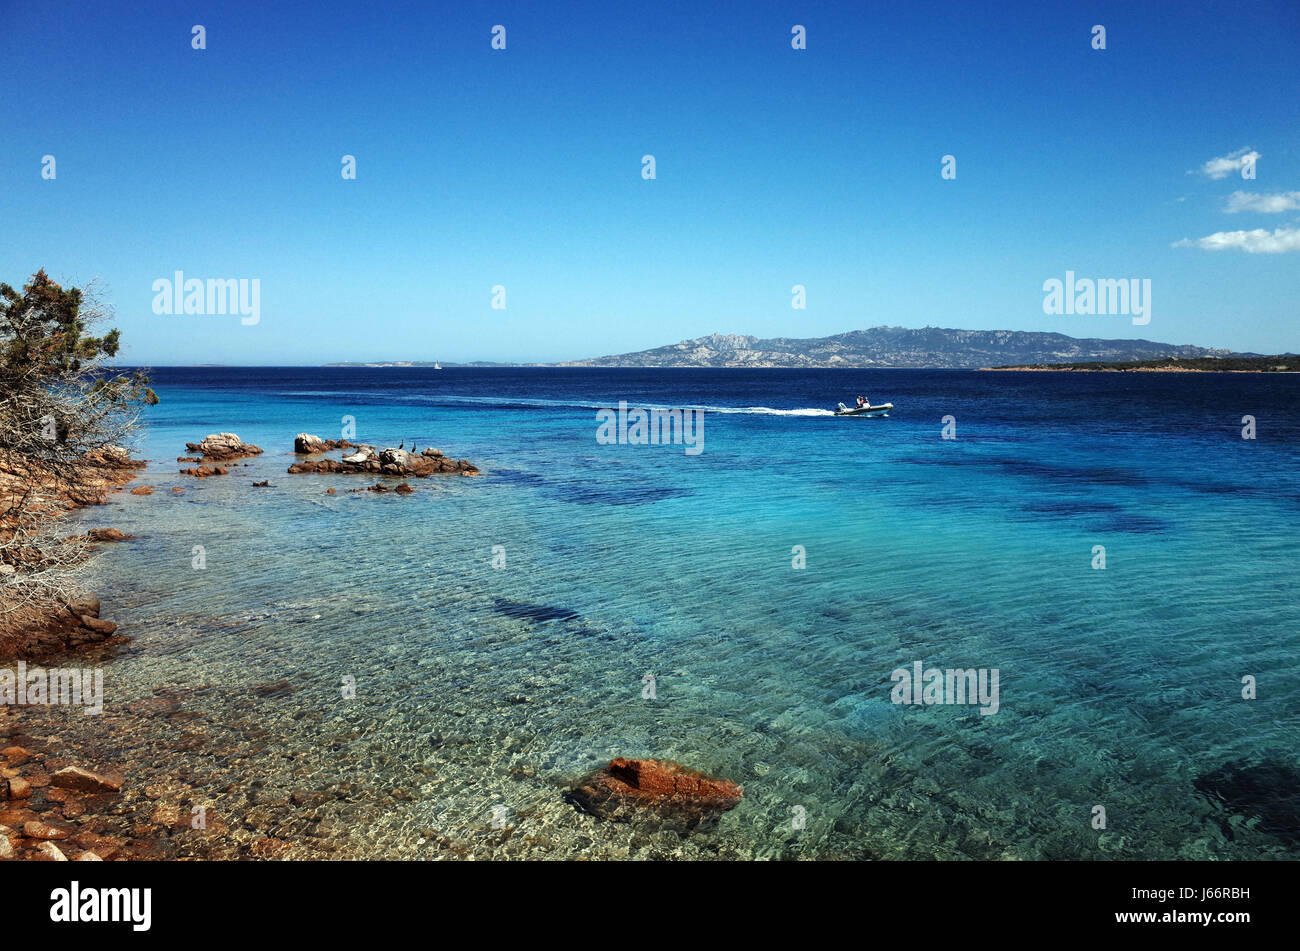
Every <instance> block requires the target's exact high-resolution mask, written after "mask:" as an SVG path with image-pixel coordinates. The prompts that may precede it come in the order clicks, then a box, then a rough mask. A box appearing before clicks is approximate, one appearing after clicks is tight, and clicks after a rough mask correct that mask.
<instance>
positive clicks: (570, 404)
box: [285, 391, 835, 416]
mask: <svg viewBox="0 0 1300 951" xmlns="http://www.w3.org/2000/svg"><path fill="white" fill-rule="evenodd" d="M285 395H288V396H300V397H301V396H314V395H316V394H315V393H313V392H311V391H298V392H295V393H289V394H285ZM331 395H332V396H333V397H334V398H337V396H338V394H337V393H335V394H331ZM365 395H367V394H362V393H358V394H356V396H357V397H363V396H365ZM386 398H388V399H397V400H399V401H401V402H404V403H424V404H427V405H430V406H436V405H456V406H476V405H477V406H483V407H486V408H490V409H492V410H494V411H498V412H499V411H501V410H533V409H587V410H598V409H617V408H618V400H613V401H611V402H608V403H597V402H588V401H582V402H578V401H574V400H545V399H536V398H532V397H509V396H453V395H450V394H442V393H438V394H433V393H428V394H425V393H405V394H402V395H400V396H396V397H393V396H391V395H390V396H387V397H386ZM627 403H628V406H629V407H630V408H636V409H658V410H670V409H689V410H696V411H698V412H703V413H720V414H728V415H731V414H740V415H748V416H834V415H835V414H834V412H832V411H831V410H828V409H820V408H818V407H804V408H801V409H775V408H773V407H771V406H711V405H707V404H699V403H695V404H689V405H685V406H683V405H678V406H667V405H663V404H660V403H650V402H641V401H639V400H635V399H629V400H627Z"/></svg>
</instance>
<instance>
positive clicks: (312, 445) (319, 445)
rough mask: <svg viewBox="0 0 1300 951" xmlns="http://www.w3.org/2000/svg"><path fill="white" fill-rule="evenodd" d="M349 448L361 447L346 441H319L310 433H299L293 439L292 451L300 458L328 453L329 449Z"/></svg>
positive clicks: (319, 439) (318, 438) (317, 437)
mask: <svg viewBox="0 0 1300 951" xmlns="http://www.w3.org/2000/svg"><path fill="white" fill-rule="evenodd" d="M349 448H351V449H360V448H361V447H360V446H358V445H357V444H356V443H353V442H348V441H347V440H346V439H321V438H320V437H319V436H313V435H312V434H311V433H299V434H298V435H296V436H294V437H293V451H294V452H295V453H296V454H297V455H300V456H312V455H315V454H316V453H318V452H329V451H330V450H331V449H349Z"/></svg>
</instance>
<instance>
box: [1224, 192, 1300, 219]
mask: <svg viewBox="0 0 1300 951" xmlns="http://www.w3.org/2000/svg"><path fill="white" fill-rule="evenodd" d="M1297 209H1300V192H1277V193H1275V194H1272V195H1252V194H1251V193H1250V192H1233V193H1232V194H1231V195H1229V196H1228V205H1227V207H1226V208H1224V209H1223V210H1224V211H1226V212H1227V213H1228V214H1230V215H1232V214H1236V213H1237V212H1239V211H1258V212H1262V213H1263V214H1266V215H1273V214H1277V213H1278V212H1280V211H1295V210H1297Z"/></svg>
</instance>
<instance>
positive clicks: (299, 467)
mask: <svg viewBox="0 0 1300 951" xmlns="http://www.w3.org/2000/svg"><path fill="white" fill-rule="evenodd" d="M354 448H356V450H357V451H356V452H354V453H351V454H350V455H345V456H343V458H341V459H304V460H303V461H302V462H295V463H294V464H293V465H291V466H290V467H289V472H290V473H291V474H301V473H304V472H317V473H370V474H379V475H388V476H401V477H403V478H410V477H415V478H420V479H423V478H425V477H427V476H431V475H438V474H458V475H476V474H477V473H478V471H479V470H478V466H476V465H474V464H473V463H471V462H470V461H469V460H468V459H452V458H450V457H449V456H444V455H443V454H442V450H440V449H426V450H424V451H423V452H421V453H420V454H419V455H416V454H415V453H413V452H411V451H410V450H407V449H392V448H389V449H379V450H376V449H375V448H374V447H373V446H358V447H354Z"/></svg>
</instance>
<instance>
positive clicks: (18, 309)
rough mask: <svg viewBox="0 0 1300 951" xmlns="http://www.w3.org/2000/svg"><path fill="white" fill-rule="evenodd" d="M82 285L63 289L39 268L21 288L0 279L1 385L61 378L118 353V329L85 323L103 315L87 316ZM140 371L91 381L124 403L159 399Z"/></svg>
mask: <svg viewBox="0 0 1300 951" xmlns="http://www.w3.org/2000/svg"><path fill="white" fill-rule="evenodd" d="M85 305H86V301H85V298H84V295H83V294H82V292H81V290H80V289H78V288H75V287H70V288H66V289H65V288H63V287H61V286H60V285H58V284H56V283H55V282H54V281H52V280H50V278H49V276H48V275H47V274H46V273H45V270H44V269H43V268H42V269H41V270H39V271H37V272H36V273H35V274H33V275H32V277H31V280H30V281H28V283H27V284H26V285H25V286H24V287H23V289H22V292H21V293H20V292H19V291H17V290H15V289H14V288H13V287H12V286H10V285H9V284H3V283H0V385H4V386H7V387H10V388H18V387H22V386H30V385H33V384H40V383H45V382H55V381H66V380H68V379H70V378H75V377H76V376H77V375H78V374H79V373H81V372H82V371H83V370H90V369H92V368H97V367H98V364H99V361H101V360H103V359H105V358H107V357H113V356H116V355H117V352H118V348H119V347H120V345H121V333H120V332H119V331H118V330H116V329H112V330H109V331H108V332H107V333H104V334H103V335H102V336H98V337H96V336H92V335H91V334H89V333H88V332H87V330H88V325H90V324H93V323H94V322H96V321H97V320H98V319H100V317H101V316H102V315H101V314H99V313H98V312H92V313H91V314H89V315H87V313H86V312H85ZM148 383H149V380H148V378H146V377H144V376H142V375H141V374H139V373H132V374H124V375H119V376H114V377H101V378H98V379H96V380H95V382H94V384H93V386H94V388H95V389H96V390H97V391H99V395H100V396H102V397H107V398H108V399H110V400H112V401H120V402H123V403H127V402H135V401H141V402H144V403H147V404H149V405H153V404H155V403H157V402H158V397H157V395H156V394H155V393H154V392H153V390H151V389H149V387H148Z"/></svg>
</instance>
